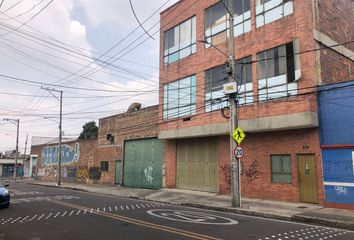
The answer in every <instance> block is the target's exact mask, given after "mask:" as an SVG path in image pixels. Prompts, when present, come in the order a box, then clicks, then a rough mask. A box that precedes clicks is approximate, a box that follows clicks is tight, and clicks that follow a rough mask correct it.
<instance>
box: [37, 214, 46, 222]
mask: <svg viewBox="0 0 354 240" xmlns="http://www.w3.org/2000/svg"><path fill="white" fill-rule="evenodd" d="M44 215H45V214H42V215H41V216H40V217H39V218H38V219H37V220H38V221H39V220H41V219H42V217H44Z"/></svg>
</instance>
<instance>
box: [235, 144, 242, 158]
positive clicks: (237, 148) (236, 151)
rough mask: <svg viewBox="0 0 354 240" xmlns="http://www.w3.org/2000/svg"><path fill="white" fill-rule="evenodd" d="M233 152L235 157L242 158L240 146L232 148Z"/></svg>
mask: <svg viewBox="0 0 354 240" xmlns="http://www.w3.org/2000/svg"><path fill="white" fill-rule="evenodd" d="M234 154H235V157H237V158H242V157H243V154H244V152H243V148H242V147H240V146H238V147H235V149H234Z"/></svg>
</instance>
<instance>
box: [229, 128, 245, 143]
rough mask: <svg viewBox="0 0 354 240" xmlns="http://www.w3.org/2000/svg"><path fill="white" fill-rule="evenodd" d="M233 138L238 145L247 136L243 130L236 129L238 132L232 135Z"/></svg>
mask: <svg viewBox="0 0 354 240" xmlns="http://www.w3.org/2000/svg"><path fill="white" fill-rule="evenodd" d="M232 137H233V138H234V139H235V141H236V142H237V143H238V144H241V142H242V140H243V139H244V138H245V137H246V134H245V133H244V132H243V131H242V129H241V128H236V130H235V131H234V132H233V133H232Z"/></svg>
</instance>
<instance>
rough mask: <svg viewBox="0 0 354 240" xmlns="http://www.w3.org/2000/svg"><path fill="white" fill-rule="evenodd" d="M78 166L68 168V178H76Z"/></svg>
mask: <svg viewBox="0 0 354 240" xmlns="http://www.w3.org/2000/svg"><path fill="white" fill-rule="evenodd" d="M76 169H77V168H76V166H69V167H66V171H67V177H68V178H76Z"/></svg>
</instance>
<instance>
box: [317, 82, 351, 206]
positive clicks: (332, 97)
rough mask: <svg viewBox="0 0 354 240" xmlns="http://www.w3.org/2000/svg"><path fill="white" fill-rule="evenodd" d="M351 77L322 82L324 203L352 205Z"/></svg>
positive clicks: (320, 99) (320, 110)
mask: <svg viewBox="0 0 354 240" xmlns="http://www.w3.org/2000/svg"><path fill="white" fill-rule="evenodd" d="M353 86H354V81H349V82H345V83H336V84H331V85H327V86H323V87H321V88H320V91H319V116H320V132H321V134H320V135H321V148H322V159H323V174H324V190H325V201H326V204H327V206H331V207H340V208H349V209H354V137H353V136H354V121H353V118H354V108H353V106H354V94H353Z"/></svg>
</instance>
